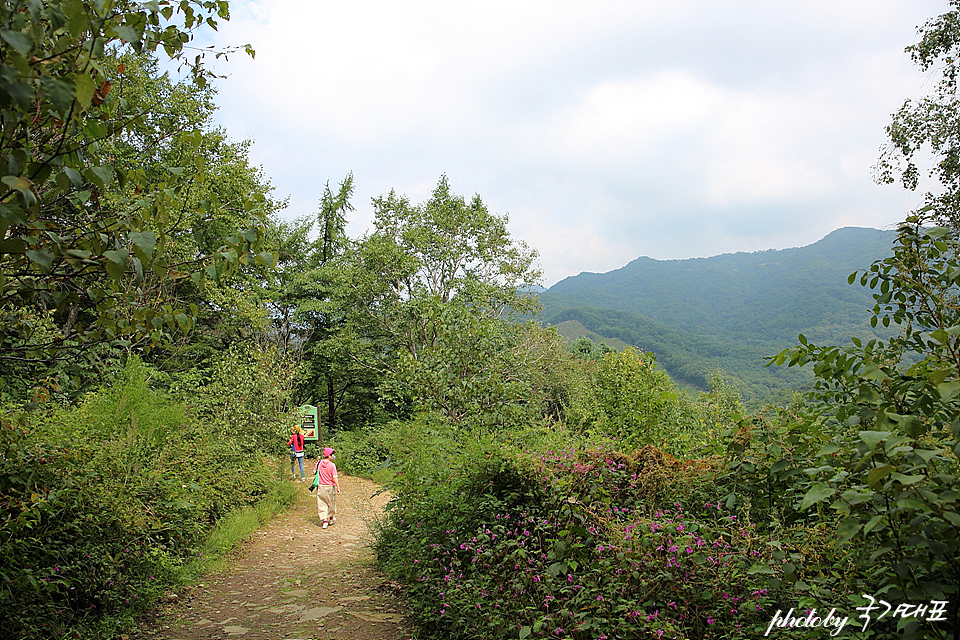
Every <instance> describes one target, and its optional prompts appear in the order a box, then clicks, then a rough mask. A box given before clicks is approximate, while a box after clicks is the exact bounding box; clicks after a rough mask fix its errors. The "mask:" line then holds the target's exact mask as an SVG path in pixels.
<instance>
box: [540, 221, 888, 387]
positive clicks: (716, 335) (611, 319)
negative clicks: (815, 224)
mask: <svg viewBox="0 0 960 640" xmlns="http://www.w3.org/2000/svg"><path fill="white" fill-rule="evenodd" d="M892 242H893V234H892V232H884V231H881V230H878V229H867V228H860V227H845V228H842V229H838V230H836V231H834V232H832V233H830V234H829V235H827V236H826V237H825V238H823V239H822V240H820V241H819V242H816V243H814V244H812V245H808V246H806V247H798V248H794V249H780V250H776V249H771V250H767V251H757V252H754V253H734V254H723V255H719V256H714V257H711V258H691V259H688V260H655V259H653V258H647V257H641V258H637V259H636V260H633V261H632V262H630V263H629V264H627V265H625V266H624V267H622V268H620V269H616V270H614V271H610V272H608V273H600V274H597V273H581V274H580V275H577V276H572V277H570V278H566V279H564V280H562V281H560V282H558V283H557V284H555V285H554V286H552V287H550V288H549V289H548V290H547V291H544V292H543V293H541V294H540V298H541V300H542V302H543V305H544V314H543V317H544V319H545V321H546V322H547V323H549V324H554V325H558V326H559V325H562V324H563V323H570V322H577V323H579V324H580V325H582V327H583V328H585V329H586V330H587V332H588V333H592V334H594V336H595V337H599V338H601V339H619V340H622V341H623V342H625V343H627V344H632V345H635V346H637V347H639V348H642V349H644V350H647V351H652V352H653V353H655V354H656V355H657V359H658V362H660V364H661V365H662V366H663V367H664V368H665V369H667V371H668V372H669V373H670V374H671V376H673V377H674V378H675V379H677V380H678V381H680V382H684V383H686V384H689V385H691V386H694V387H697V388H705V387H706V380H707V377H708V376H709V375H710V374H711V373H712V372H713V371H715V370H717V369H718V368H722V369H723V370H724V371H725V373H726V374H727V375H729V376H731V377H733V378H734V379H736V381H737V382H738V384H739V385H740V386H741V390H742V392H743V393H744V397H745V399H747V400H748V401H753V402H760V401H763V400H764V399H768V398H770V397H772V396H774V395H775V394H776V393H778V392H780V391H783V390H785V389H789V388H790V387H793V386H797V385H800V384H803V382H805V381H806V380H807V379H808V378H809V376H808V375H805V374H804V373H803V372H801V371H799V370H792V371H791V370H783V369H781V370H778V369H775V368H765V367H764V364H765V361H764V357H765V356H771V355H774V354H776V353H778V352H779V351H781V350H783V349H784V348H786V347H788V346H790V345H793V344H795V343H796V340H797V335H798V334H800V333H803V334H804V335H805V336H806V337H807V338H809V339H810V340H811V341H813V342H818V343H832V344H846V343H848V342H849V340H850V338H851V337H852V336H858V337H862V338H869V337H873V336H875V335H876V334H875V332H874V330H873V329H871V327H870V325H869V309H870V308H871V307H872V306H873V304H874V300H873V297H872V295H871V292H870V290H869V289H864V288H862V287H860V286H859V285H856V284H855V285H848V284H847V277H848V276H849V275H850V273H852V272H854V271H856V270H858V269H865V268H868V267H869V266H870V264H871V263H873V262H874V261H875V260H879V259H882V258H884V257H886V256H888V255H890V253H891V251H892ZM560 328H561V332H563V329H564V327H563V326H561V327H560ZM580 331H581V332H583V330H582V329H581V330H580ZM594 336H592V337H594ZM595 339H596V338H595Z"/></svg>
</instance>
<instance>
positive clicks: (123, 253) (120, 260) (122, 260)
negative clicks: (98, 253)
mask: <svg viewBox="0 0 960 640" xmlns="http://www.w3.org/2000/svg"><path fill="white" fill-rule="evenodd" d="M129 255H130V253H129V252H128V251H127V250H126V249H117V250H116V251H104V252H103V257H104V258H106V259H107V260H109V261H110V262H113V263H114V264H119V265H121V266H123V268H124V269H126V268H127V258H128V257H129Z"/></svg>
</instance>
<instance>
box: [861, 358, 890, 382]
mask: <svg viewBox="0 0 960 640" xmlns="http://www.w3.org/2000/svg"><path fill="white" fill-rule="evenodd" d="M860 377H861V378H863V379H864V380H878V381H883V380H889V379H890V376H888V375H887V374H885V373H884V372H883V371H881V370H880V367H878V366H877V365H876V364H874V363H873V362H868V363H866V364H865V365H864V367H863V371H862V372H861V373H860Z"/></svg>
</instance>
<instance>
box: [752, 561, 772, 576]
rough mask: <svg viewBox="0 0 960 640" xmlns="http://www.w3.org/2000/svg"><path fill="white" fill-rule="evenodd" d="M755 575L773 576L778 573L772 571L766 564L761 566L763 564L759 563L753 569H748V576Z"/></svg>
mask: <svg viewBox="0 0 960 640" xmlns="http://www.w3.org/2000/svg"><path fill="white" fill-rule="evenodd" d="M754 573H767V574H771V575H773V574H776V571H774V570H773V569H771V568H770V567H768V566H767V565H765V564H761V563H759V562H757V563H755V564H754V565H753V566H752V567H750V568H749V569H747V574H748V575H750V574H754Z"/></svg>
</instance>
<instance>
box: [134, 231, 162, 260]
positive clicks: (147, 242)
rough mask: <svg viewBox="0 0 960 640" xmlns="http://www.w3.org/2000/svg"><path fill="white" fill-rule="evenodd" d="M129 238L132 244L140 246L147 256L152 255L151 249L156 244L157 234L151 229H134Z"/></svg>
mask: <svg viewBox="0 0 960 640" xmlns="http://www.w3.org/2000/svg"><path fill="white" fill-rule="evenodd" d="M130 240H131V241H133V244H135V245H137V246H138V247H140V249H141V250H142V251H143V253H144V255H146V256H147V258H150V257H151V256H153V250H154V249H155V248H156V246H157V234H155V233H154V232H153V231H143V232H140V231H135V232H133V233H131V234H130Z"/></svg>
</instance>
